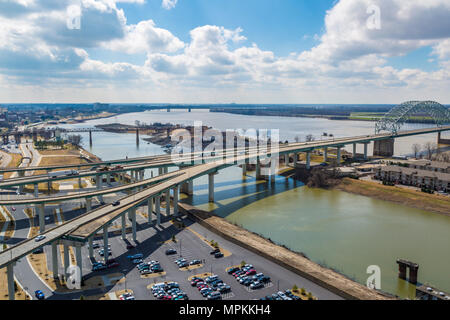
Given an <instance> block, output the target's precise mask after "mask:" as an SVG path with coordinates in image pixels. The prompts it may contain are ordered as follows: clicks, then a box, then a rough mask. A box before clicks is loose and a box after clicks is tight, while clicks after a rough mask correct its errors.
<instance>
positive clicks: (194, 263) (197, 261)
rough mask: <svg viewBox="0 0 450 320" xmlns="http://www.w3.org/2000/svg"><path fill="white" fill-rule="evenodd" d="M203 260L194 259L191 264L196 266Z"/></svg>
mask: <svg viewBox="0 0 450 320" xmlns="http://www.w3.org/2000/svg"><path fill="white" fill-rule="evenodd" d="M201 263H202V262H201V261H200V260H192V261H191V262H190V263H189V265H190V266H195V265H198V264H201Z"/></svg>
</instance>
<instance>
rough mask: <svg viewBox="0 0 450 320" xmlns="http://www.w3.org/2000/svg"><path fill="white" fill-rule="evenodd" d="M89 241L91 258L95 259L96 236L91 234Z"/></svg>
mask: <svg viewBox="0 0 450 320" xmlns="http://www.w3.org/2000/svg"><path fill="white" fill-rule="evenodd" d="M88 242H89V258H91V259H93V258H94V236H90V237H89V238H88Z"/></svg>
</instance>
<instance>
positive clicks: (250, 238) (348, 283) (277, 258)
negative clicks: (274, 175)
mask: <svg viewBox="0 0 450 320" xmlns="http://www.w3.org/2000/svg"><path fill="white" fill-rule="evenodd" d="M179 208H180V210H181V212H183V213H185V214H187V215H188V216H189V217H191V218H193V219H194V221H196V222H198V223H200V224H201V225H202V226H203V227H205V228H207V229H209V230H210V231H212V232H214V233H216V234H217V235H219V236H222V237H224V238H225V239H227V240H228V241H231V242H233V243H235V244H237V245H239V246H241V247H243V248H245V249H247V250H250V251H252V252H254V253H256V254H258V255H260V256H262V257H264V258H266V259H268V260H270V261H272V262H275V263H277V264H279V265H280V266H282V267H284V268H286V269H288V270H290V271H292V272H294V273H296V274H298V275H300V276H302V277H304V278H306V279H308V280H310V281H312V282H314V283H316V284H318V285H320V286H322V287H324V288H325V289H327V290H329V291H331V292H333V293H335V294H337V295H339V296H341V297H343V298H345V299H350V300H394V299H397V298H395V297H394V296H393V295H390V294H388V293H384V292H379V291H375V290H372V289H369V288H367V287H365V286H363V285H362V284H360V283H358V282H355V281H353V280H351V279H349V278H348V277H346V276H345V275H343V274H341V273H338V272H336V271H334V270H332V269H329V268H326V267H323V266H321V265H319V264H317V263H315V262H313V261H311V260H309V259H308V258H306V257H305V256H304V255H303V254H301V253H297V252H294V251H292V250H290V249H288V248H287V247H285V246H281V245H278V244H276V243H273V242H272V241H270V240H268V239H266V238H264V237H262V236H261V235H258V234H256V233H253V232H251V231H249V230H246V229H244V228H242V227H239V226H236V225H234V224H232V223H230V222H228V221H227V220H225V219H223V218H221V217H218V216H216V215H214V214H211V213H209V212H206V211H203V210H200V209H198V208H196V207H194V206H191V205H189V204H186V203H180V204H179Z"/></svg>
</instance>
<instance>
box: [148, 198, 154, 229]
mask: <svg viewBox="0 0 450 320" xmlns="http://www.w3.org/2000/svg"><path fill="white" fill-rule="evenodd" d="M147 215H148V224H149V225H153V217H152V215H153V198H150V199H148V200H147Z"/></svg>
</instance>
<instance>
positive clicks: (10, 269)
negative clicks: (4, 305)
mask: <svg viewBox="0 0 450 320" xmlns="http://www.w3.org/2000/svg"><path fill="white" fill-rule="evenodd" d="M14 265H15V262H11V263H9V264H8V265H7V266H6V277H7V279H8V281H7V282H8V299H9V300H15V299H16V294H15V290H14Z"/></svg>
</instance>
